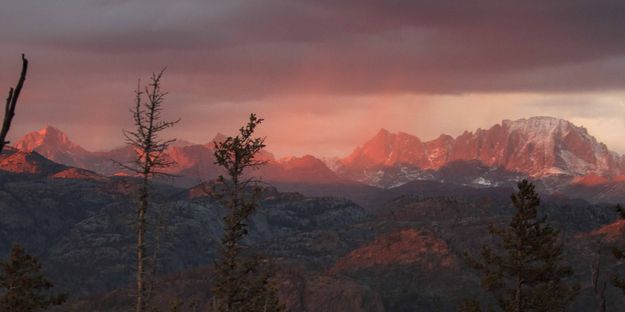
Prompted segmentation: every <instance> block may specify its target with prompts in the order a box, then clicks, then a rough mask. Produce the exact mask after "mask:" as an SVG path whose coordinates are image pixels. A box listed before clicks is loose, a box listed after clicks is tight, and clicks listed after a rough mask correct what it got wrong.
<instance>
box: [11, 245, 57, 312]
mask: <svg viewBox="0 0 625 312" xmlns="http://www.w3.org/2000/svg"><path fill="white" fill-rule="evenodd" d="M0 270H1V271H0V290H2V292H0V311H11V312H31V311H41V310H45V309H46V308H48V307H50V306H53V305H60V304H62V303H63V302H65V299H66V295H65V294H50V292H49V290H50V289H51V288H52V287H54V285H53V284H52V283H51V282H50V281H49V280H48V279H47V278H46V277H45V276H44V275H43V273H42V272H41V264H40V263H39V261H38V260H37V259H36V258H35V257H33V256H31V255H29V254H27V253H26V252H25V251H24V249H22V247H20V245H17V244H15V245H13V248H12V249H11V255H10V258H9V260H8V261H6V262H4V261H3V262H0Z"/></svg>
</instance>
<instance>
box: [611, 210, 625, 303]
mask: <svg viewBox="0 0 625 312" xmlns="http://www.w3.org/2000/svg"><path fill="white" fill-rule="evenodd" d="M616 212H617V213H618V214H619V217H620V218H621V220H625V209H623V206H621V204H618V205H616ZM612 253H613V254H614V257H616V259H618V260H623V259H625V251H623V250H622V249H619V248H617V247H613V248H612ZM612 285H614V287H616V288H618V289H619V290H620V291H621V292H622V293H623V294H625V278H623V277H621V276H614V277H612Z"/></svg>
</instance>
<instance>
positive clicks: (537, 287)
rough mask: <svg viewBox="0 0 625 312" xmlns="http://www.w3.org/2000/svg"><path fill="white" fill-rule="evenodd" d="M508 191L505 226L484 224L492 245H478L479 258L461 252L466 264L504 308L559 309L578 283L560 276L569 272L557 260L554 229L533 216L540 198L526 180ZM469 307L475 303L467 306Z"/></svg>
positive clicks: (510, 311)
mask: <svg viewBox="0 0 625 312" xmlns="http://www.w3.org/2000/svg"><path fill="white" fill-rule="evenodd" d="M518 188H519V191H518V192H516V193H514V194H512V196H511V199H512V204H513V206H514V208H515V209H516V214H515V215H514V217H513V218H512V220H511V221H510V224H509V225H508V226H507V227H505V228H497V227H495V226H491V227H490V233H491V235H493V236H495V237H496V238H497V243H496V245H495V246H494V248H493V247H491V246H484V247H483V248H482V251H481V258H482V259H481V260H478V259H474V258H471V257H470V256H469V254H468V253H465V260H466V262H467V264H469V266H471V267H472V268H474V269H475V270H477V271H479V272H480V274H481V276H482V287H483V288H484V289H485V290H487V291H488V292H490V293H491V294H493V295H494V297H495V299H496V300H497V304H498V306H499V308H500V309H501V310H503V311H506V312H526V311H537V312H538V311H540V312H548V311H549V312H556V311H565V310H566V309H567V307H568V306H569V304H570V303H571V302H572V301H573V299H574V298H575V296H576V294H577V292H578V288H579V287H578V286H577V285H572V284H570V283H567V282H566V281H565V280H566V279H567V278H568V277H571V276H572V275H573V270H572V269H571V267H569V266H567V265H565V264H563V260H564V259H563V258H564V255H563V244H562V243H561V242H559V239H558V237H559V231H558V230H556V229H555V228H553V227H552V226H551V225H550V224H549V222H548V221H547V217H539V216H538V208H539V206H540V198H539V196H538V194H537V193H536V192H535V190H534V185H533V184H532V183H530V182H528V181H527V180H523V181H521V182H519V183H518ZM473 308H474V309H475V307H473Z"/></svg>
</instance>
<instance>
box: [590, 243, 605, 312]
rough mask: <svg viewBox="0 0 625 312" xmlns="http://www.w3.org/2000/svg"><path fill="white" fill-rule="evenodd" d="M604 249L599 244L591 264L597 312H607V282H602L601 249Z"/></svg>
mask: <svg viewBox="0 0 625 312" xmlns="http://www.w3.org/2000/svg"><path fill="white" fill-rule="evenodd" d="M602 248H603V244H602V243H601V242H599V247H598V248H597V253H596V255H595V258H594V259H593V260H592V263H591V264H590V271H591V273H592V275H591V278H592V289H593V292H594V293H595V298H596V299H597V312H605V309H606V308H605V307H606V299H605V290H606V289H607V286H608V285H607V284H608V283H607V282H606V281H605V280H604V281H601V280H600V275H601V249H602Z"/></svg>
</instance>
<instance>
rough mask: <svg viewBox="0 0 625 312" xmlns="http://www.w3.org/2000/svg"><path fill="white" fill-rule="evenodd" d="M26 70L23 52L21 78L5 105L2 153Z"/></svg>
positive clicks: (26, 62)
mask: <svg viewBox="0 0 625 312" xmlns="http://www.w3.org/2000/svg"><path fill="white" fill-rule="evenodd" d="M26 72H28V59H26V57H25V56H24V54H22V72H21V73H20V78H19V80H18V81H17V85H16V86H15V88H11V89H9V96H8V97H7V99H6V104H5V107H4V120H3V121H2V129H1V130H0V153H2V151H3V150H4V146H5V145H7V144H9V143H10V142H9V141H7V140H6V137H7V135H8V134H9V129H10V128H11V122H12V121H13V117H14V116H15V107H16V106H17V99H18V98H19V97H20V93H21V92H22V87H23V86H24V81H25V80H26Z"/></svg>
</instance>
